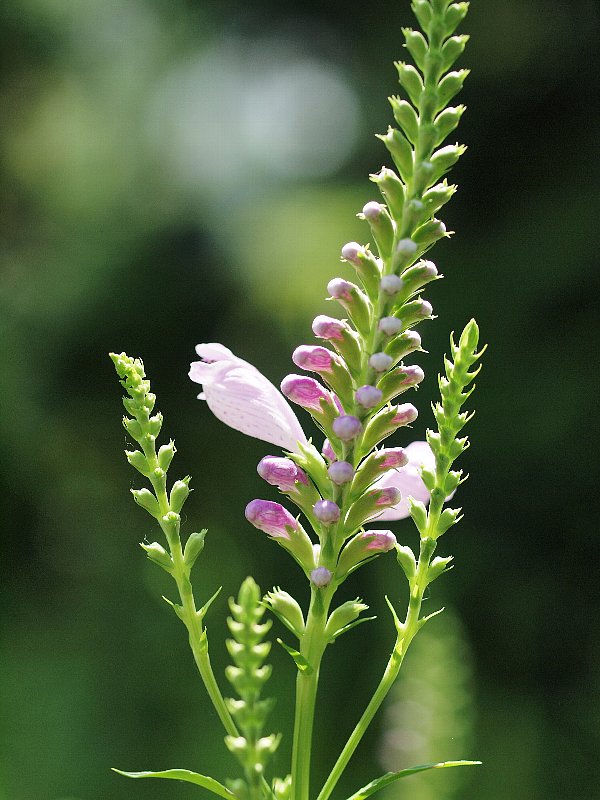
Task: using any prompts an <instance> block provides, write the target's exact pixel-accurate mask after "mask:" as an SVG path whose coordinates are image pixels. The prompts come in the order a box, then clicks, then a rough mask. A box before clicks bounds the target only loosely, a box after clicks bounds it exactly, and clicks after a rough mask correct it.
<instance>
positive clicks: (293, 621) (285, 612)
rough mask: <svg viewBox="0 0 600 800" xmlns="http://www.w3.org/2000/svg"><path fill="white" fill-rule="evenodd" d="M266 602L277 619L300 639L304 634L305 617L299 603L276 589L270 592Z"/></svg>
mask: <svg viewBox="0 0 600 800" xmlns="http://www.w3.org/2000/svg"><path fill="white" fill-rule="evenodd" d="M265 602H266V604H267V605H268V606H269V608H270V609H271V611H273V613H274V614H275V616H276V617H278V619H279V620H280V621H281V622H283V624H284V625H285V626H286V627H287V628H289V629H290V630H291V631H292V633H295V634H296V636H297V637H298V638H300V636H302V634H303V633H304V624H305V623H304V616H303V614H302V609H301V608H300V606H299V604H298V602H297V601H296V600H295V599H294V598H293V597H292V596H291V595H290V594H288V593H287V592H284V591H283V590H282V589H279V588H276V589H274V590H273V591H272V592H268V594H267V596H266V597H265Z"/></svg>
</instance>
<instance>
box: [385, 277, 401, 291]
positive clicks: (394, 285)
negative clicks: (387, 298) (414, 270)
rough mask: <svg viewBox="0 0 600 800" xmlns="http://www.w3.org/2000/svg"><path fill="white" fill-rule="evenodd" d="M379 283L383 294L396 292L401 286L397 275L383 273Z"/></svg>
mask: <svg viewBox="0 0 600 800" xmlns="http://www.w3.org/2000/svg"><path fill="white" fill-rule="evenodd" d="M380 285H381V291H382V292H384V293H385V294H389V295H393V294H397V293H398V292H399V291H400V289H401V288H402V279H401V278H399V277H398V275H384V276H383V278H382V279H381V284H380Z"/></svg>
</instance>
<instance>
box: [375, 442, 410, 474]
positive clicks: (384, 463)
mask: <svg viewBox="0 0 600 800" xmlns="http://www.w3.org/2000/svg"><path fill="white" fill-rule="evenodd" d="M377 456H378V459H377V463H378V466H379V468H380V469H381V470H385V469H400V467H404V466H406V464H408V455H407V454H406V452H405V451H404V449H403V448H402V447H385V448H384V449H383V450H379V451H378V453H377Z"/></svg>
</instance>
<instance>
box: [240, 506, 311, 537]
mask: <svg viewBox="0 0 600 800" xmlns="http://www.w3.org/2000/svg"><path fill="white" fill-rule="evenodd" d="M245 514H246V519H247V520H248V522H250V523H251V524H252V525H254V527H255V528H258V530H259V531H264V532H265V533H268V534H269V536H272V537H273V538H274V539H287V540H289V539H290V538H291V537H290V533H293V532H295V531H297V530H298V527H299V526H298V521H297V520H296V519H294V517H292V515H291V514H290V512H289V511H287V510H286V509H285V508H284V507H283V506H282V505H280V504H279V503H273V502H272V501H271V500H252V501H251V502H250V503H248V505H247V506H246V511H245Z"/></svg>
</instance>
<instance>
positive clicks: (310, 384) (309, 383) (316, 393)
mask: <svg viewBox="0 0 600 800" xmlns="http://www.w3.org/2000/svg"><path fill="white" fill-rule="evenodd" d="M281 391H282V393H283V394H284V395H285V396H286V397H287V398H288V400H291V401H292V403H297V404H298V405H299V406H302V407H303V408H312V409H315V410H316V411H320V410H321V400H325V402H327V403H328V402H330V400H331V396H330V395H329V393H328V392H327V390H326V389H325V388H324V387H323V386H321V384H320V383H318V381H316V380H314V378H306V377H304V376H303V375H286V377H285V378H284V379H283V380H282V381H281Z"/></svg>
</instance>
